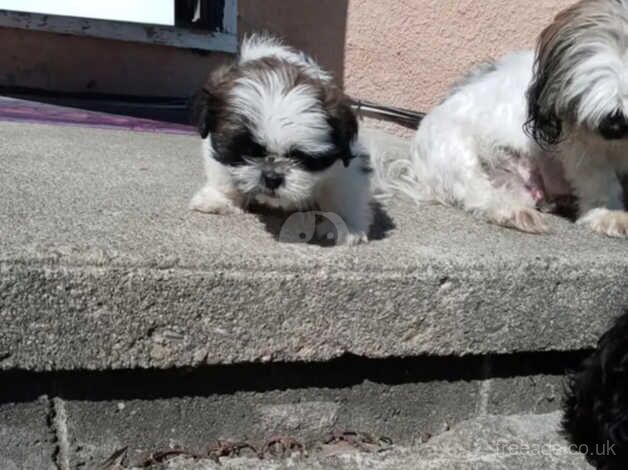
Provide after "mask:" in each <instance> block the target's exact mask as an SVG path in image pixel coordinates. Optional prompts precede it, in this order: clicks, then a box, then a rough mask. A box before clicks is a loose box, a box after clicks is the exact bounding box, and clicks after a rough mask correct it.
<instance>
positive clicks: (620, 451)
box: [563, 312, 628, 470]
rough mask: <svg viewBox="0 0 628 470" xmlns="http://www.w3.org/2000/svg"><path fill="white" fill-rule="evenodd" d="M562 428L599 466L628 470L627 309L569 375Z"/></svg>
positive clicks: (576, 446)
mask: <svg viewBox="0 0 628 470" xmlns="http://www.w3.org/2000/svg"><path fill="white" fill-rule="evenodd" d="M563 430H564V432H565V434H566V436H567V438H568V439H569V440H570V441H571V442H572V443H573V444H574V448H577V449H578V450H579V451H580V452H582V453H584V454H586V455H587V457H588V458H589V460H590V461H591V463H592V464H593V465H595V467H596V468H598V469H600V470H602V469H603V470H624V469H626V468H628V312H626V314H624V316H622V317H620V318H619V319H618V320H617V321H616V322H615V325H614V326H613V327H612V328H611V329H610V330H609V331H608V332H607V333H606V334H604V336H602V338H601V339H600V341H599V343H598V347H597V349H596V351H595V352H594V353H593V354H592V355H591V356H590V357H589V358H588V359H587V360H586V361H585V362H584V363H583V364H582V367H581V369H580V370H579V371H578V372H577V373H575V374H574V375H573V376H571V377H570V380H569V384H568V388H567V396H566V399H565V402H564V416H563Z"/></svg>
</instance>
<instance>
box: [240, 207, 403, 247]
mask: <svg viewBox="0 0 628 470" xmlns="http://www.w3.org/2000/svg"><path fill="white" fill-rule="evenodd" d="M371 205H372V208H373V215H374V220H373V224H372V225H371V228H370V231H369V235H368V236H369V241H371V242H373V241H378V240H383V239H385V238H386V237H387V236H388V233H389V232H390V231H391V230H393V229H394V228H395V227H396V226H395V223H394V222H393V220H392V218H391V217H390V216H389V215H388V213H387V212H386V211H385V210H384V208H383V207H382V206H381V204H379V203H378V202H372V203H371ZM249 209H250V211H251V212H252V213H253V214H255V215H256V216H257V218H258V219H259V221H260V222H261V223H262V224H263V225H264V228H265V230H266V231H267V232H269V233H270V234H272V235H273V237H274V238H275V240H277V241H278V242H282V243H307V244H310V245H318V246H322V247H334V246H336V245H337V242H336V241H337V240H338V239H339V236H340V232H341V231H346V230H347V228H346V225H345V224H344V222H343V221H342V219H340V218H339V217H338V216H336V215H335V214H331V218H330V217H327V216H328V215H329V213H326V212H323V211H308V212H301V213H296V214H295V213H292V214H291V213H286V212H282V211H278V210H272V209H268V208H267V207H262V206H252V207H250V208H249ZM335 219H340V221H338V220H335Z"/></svg>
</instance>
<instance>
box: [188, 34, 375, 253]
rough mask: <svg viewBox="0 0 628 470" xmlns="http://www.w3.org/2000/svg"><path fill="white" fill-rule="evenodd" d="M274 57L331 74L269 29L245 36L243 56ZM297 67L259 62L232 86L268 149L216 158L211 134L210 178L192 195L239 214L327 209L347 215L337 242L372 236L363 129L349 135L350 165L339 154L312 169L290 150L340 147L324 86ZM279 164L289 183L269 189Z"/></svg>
mask: <svg viewBox="0 0 628 470" xmlns="http://www.w3.org/2000/svg"><path fill="white" fill-rule="evenodd" d="M265 58H272V59H277V60H279V61H283V62H287V63H289V64H292V65H295V66H297V67H299V69H300V70H302V71H303V72H304V73H305V74H307V75H308V76H310V77H311V78H312V79H314V80H319V81H320V82H322V83H323V84H326V83H329V81H330V80H331V77H330V75H329V74H327V73H326V72H324V71H323V70H322V69H321V68H320V67H319V66H318V65H317V64H316V63H315V62H314V61H313V60H312V59H311V58H309V57H308V56H306V55H305V54H303V53H301V52H298V51H295V50H293V49H291V48H288V47H286V46H284V45H283V44H282V43H281V42H279V41H278V40H276V39H274V38H271V37H266V36H253V37H251V38H249V39H247V40H245V41H244V43H243V45H242V50H241V54H240V58H239V64H241V65H242V64H246V63H247V62H255V61H260V60H261V59H265ZM290 73H291V70H290V69H289V68H288V69H287V68H284V67H275V68H268V67H260V70H259V71H258V72H257V73H255V74H249V75H246V76H243V77H240V78H238V79H237V80H236V82H235V83H234V85H233V86H232V88H231V89H230V91H229V98H228V99H229V106H230V108H229V109H230V110H231V111H232V112H235V113H238V114H240V115H242V116H246V119H247V122H248V123H249V124H247V127H248V129H249V131H250V133H251V134H252V135H253V137H254V139H255V140H256V141H257V142H260V143H262V144H263V145H264V148H265V149H266V150H267V153H268V155H267V156H266V157H265V158H253V157H251V156H248V155H242V157H243V158H244V160H245V161H246V164H245V165H240V166H229V165H224V164H222V163H221V162H219V161H217V160H216V158H215V157H216V155H215V149H214V146H213V145H212V140H211V139H212V135H211V134H210V135H208V136H207V138H206V139H204V140H203V144H202V150H203V161H204V163H205V169H206V174H207V183H206V185H205V187H203V188H202V189H201V190H200V191H199V192H198V193H197V194H196V195H195V196H194V197H193V199H192V201H191V204H190V207H191V208H192V209H194V210H197V211H201V212H206V213H212V214H234V213H238V212H241V211H242V210H243V209H246V208H247V207H248V206H249V205H250V204H251V203H257V204H262V205H266V206H268V207H272V208H278V209H282V210H285V211H304V210H310V209H320V210H321V211H324V212H330V213H335V214H337V215H338V216H339V217H341V218H342V219H343V221H344V223H345V225H346V227H347V228H348V230H347V231H343V232H342V233H339V234H338V240H337V243H338V244H347V245H354V244H358V243H362V242H366V241H368V231H369V227H370V225H371V223H372V209H371V206H370V198H371V194H370V187H369V175H368V166H369V161H368V155H367V153H366V150H365V149H364V148H363V146H362V144H361V143H360V141H359V139H358V137H357V136H356V137H355V138H354V139H353V140H352V141H351V143H350V150H351V154H352V156H353V157H352V158H351V159H350V160H348V164H347V166H345V165H344V164H343V162H342V161H341V160H337V161H335V163H333V164H332V165H331V166H329V167H328V168H326V169H324V170H321V171H308V170H307V169H305V168H304V167H303V166H302V165H299V164H298V163H297V162H296V161H295V160H294V159H291V158H289V157H288V156H287V154H289V153H290V151H291V149H294V148H298V149H299V151H301V152H303V153H305V154H308V155H313V157H311V158H316V155H317V154H324V153H325V152H329V151H331V150H333V148H334V144H333V142H332V137H331V133H332V129H331V128H330V124H329V122H328V116H327V114H326V110H325V109H324V107H323V104H322V103H321V100H320V97H319V94H318V93H317V90H316V89H315V88H314V87H312V86H310V84H308V83H304V84H300V85H296V86H293V85H292V84H291V77H290ZM269 168H270V169H272V170H273V171H277V172H279V173H280V174H281V175H283V177H284V180H285V181H284V184H282V185H281V186H280V187H279V188H277V189H276V190H273V191H270V190H268V188H264V185H263V184H262V180H263V172H264V171H265V170H268V169H269Z"/></svg>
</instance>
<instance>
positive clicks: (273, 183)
mask: <svg viewBox="0 0 628 470" xmlns="http://www.w3.org/2000/svg"><path fill="white" fill-rule="evenodd" d="M262 180H263V181H264V186H266V187H267V188H268V189H277V188H278V187H279V186H281V185H282V184H283V182H284V178H283V175H280V174H279V173H276V172H274V171H265V172H263V173H262Z"/></svg>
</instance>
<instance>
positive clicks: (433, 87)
mask: <svg viewBox="0 0 628 470" xmlns="http://www.w3.org/2000/svg"><path fill="white" fill-rule="evenodd" d="M572 3H574V0H527V1H526V0H389V1H385V0H351V2H350V5H349V12H348V19H347V36H346V37H347V39H346V45H345V70H344V82H345V86H346V88H347V90H348V92H349V93H351V94H354V95H356V96H359V97H365V98H369V99H372V100H380V101H383V102H387V103H390V104H395V105H398V106H404V107H409V108H414V109H421V110H424V109H427V108H429V107H431V106H432V105H434V104H435V103H436V102H438V101H439V100H440V99H441V98H442V97H443V95H444V94H445V93H446V90H447V89H448V86H449V85H450V84H451V83H452V82H453V81H454V80H455V79H456V78H457V77H459V76H460V74H461V73H463V72H464V71H465V70H467V69H468V68H469V67H470V66H471V65H472V64H476V63H478V62H481V61H482V60H485V59H487V58H490V57H499V56H500V55H501V54H503V53H505V52H507V51H511V50H515V49H521V48H525V47H530V46H532V45H533V44H534V39H535V37H536V36H537V35H538V34H539V33H540V31H541V29H542V28H543V27H544V26H545V25H547V24H548V23H549V22H550V21H551V19H552V18H553V16H554V15H555V14H556V13H557V12H558V11H559V10H560V9H562V8H564V7H565V6H567V5H570V4H572Z"/></svg>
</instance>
